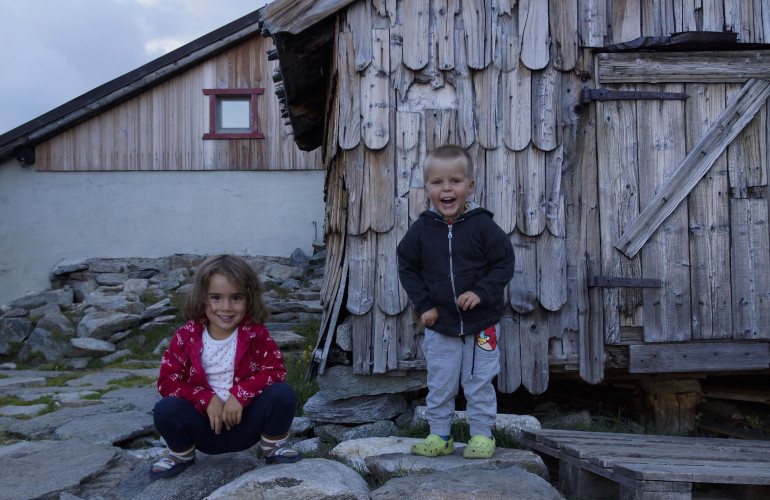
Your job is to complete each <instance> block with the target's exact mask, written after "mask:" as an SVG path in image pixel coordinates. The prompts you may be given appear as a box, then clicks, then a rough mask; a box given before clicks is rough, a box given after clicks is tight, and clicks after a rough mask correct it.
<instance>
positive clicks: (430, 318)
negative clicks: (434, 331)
mask: <svg viewBox="0 0 770 500" xmlns="http://www.w3.org/2000/svg"><path fill="white" fill-rule="evenodd" d="M437 319H438V309H436V308H435V307H434V308H433V309H428V310H427V311H425V312H424V313H422V316H421V317H420V321H422V326H433V325H435V324H436V320H437Z"/></svg>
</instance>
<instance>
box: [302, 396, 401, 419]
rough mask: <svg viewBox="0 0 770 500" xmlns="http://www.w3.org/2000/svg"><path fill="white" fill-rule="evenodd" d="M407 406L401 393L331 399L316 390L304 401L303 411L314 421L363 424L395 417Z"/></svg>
mask: <svg viewBox="0 0 770 500" xmlns="http://www.w3.org/2000/svg"><path fill="white" fill-rule="evenodd" d="M407 407H408V405H407V403H406V399H405V398H404V396H403V395H401V394H386V395H382V396H361V397H357V398H350V399H342V400H332V399H328V398H326V396H324V394H323V392H317V393H316V394H314V395H313V396H312V397H311V398H310V399H309V400H308V401H307V403H305V406H304V413H305V415H306V416H307V417H309V418H310V419H311V420H313V421H314V422H328V423H340V424H365V423H369V422H376V421H378V420H388V419H391V418H393V417H396V416H398V415H400V414H401V413H404V412H405V411H406V410H407Z"/></svg>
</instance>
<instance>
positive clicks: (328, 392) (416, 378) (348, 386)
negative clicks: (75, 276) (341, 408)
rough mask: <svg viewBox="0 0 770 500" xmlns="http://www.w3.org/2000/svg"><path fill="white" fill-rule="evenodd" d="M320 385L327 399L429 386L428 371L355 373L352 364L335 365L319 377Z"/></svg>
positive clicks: (397, 391)
mask: <svg viewBox="0 0 770 500" xmlns="http://www.w3.org/2000/svg"><path fill="white" fill-rule="evenodd" d="M317 380H318V387H319V388H320V389H321V391H322V392H323V394H324V396H325V397H326V398H327V399H347V398H352V397H356V396H373V395H376V394H397V393H401V392H404V391H413V390H419V389H423V388H425V387H427V386H428V384H427V381H426V372H425V371H419V372H409V373H408V374H406V375H405V376H403V377H397V376H385V375H354V374H353V367H352V366H343V365H335V366H332V367H330V368H327V369H326V371H325V372H324V374H323V375H320V376H319V377H318V379H317Z"/></svg>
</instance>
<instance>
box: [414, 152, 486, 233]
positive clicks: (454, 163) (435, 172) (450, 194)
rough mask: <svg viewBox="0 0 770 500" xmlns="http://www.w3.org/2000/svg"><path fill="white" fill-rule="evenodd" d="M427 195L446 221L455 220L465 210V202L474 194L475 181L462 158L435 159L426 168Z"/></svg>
mask: <svg viewBox="0 0 770 500" xmlns="http://www.w3.org/2000/svg"><path fill="white" fill-rule="evenodd" d="M425 168H426V169H427V170H426V173H427V175H426V177H427V180H426V182H425V194H427V195H428V198H429V199H430V202H431V204H432V205H433V208H435V209H436V210H438V212H439V213H440V214H441V215H442V216H444V218H445V219H454V218H456V217H457V216H458V215H460V214H461V213H462V212H463V210H465V202H466V200H467V199H468V196H469V195H470V194H471V193H473V185H474V183H473V179H469V178H468V171H467V169H466V167H465V162H464V161H463V159H462V158H447V159H437V158H434V159H432V160H430V162H429V163H428V164H427V165H426V166H425Z"/></svg>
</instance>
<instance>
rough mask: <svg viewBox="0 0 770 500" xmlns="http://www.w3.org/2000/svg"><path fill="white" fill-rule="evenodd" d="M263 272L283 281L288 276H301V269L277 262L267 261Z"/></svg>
mask: <svg viewBox="0 0 770 500" xmlns="http://www.w3.org/2000/svg"><path fill="white" fill-rule="evenodd" d="M263 272H264V274H266V275H267V276H269V277H270V278H273V279H275V280H278V281H285V280H287V279H289V278H301V277H302V269H299V268H297V267H294V266H285V265H283V264H279V263H277V262H269V263H268V264H267V266H265V269H264V270H263Z"/></svg>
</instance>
